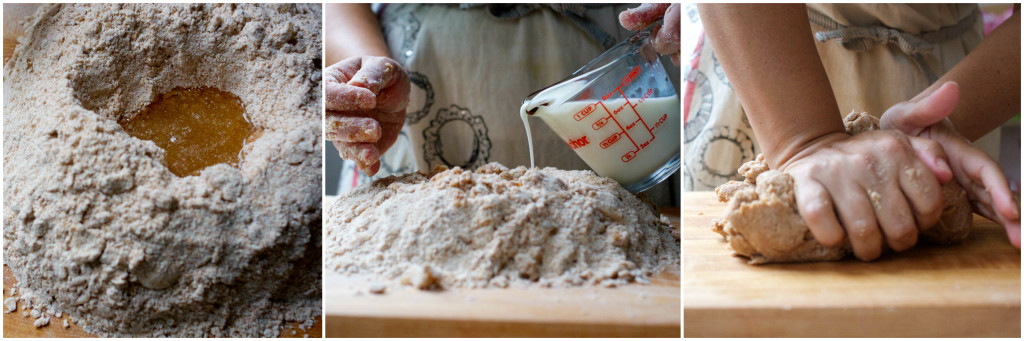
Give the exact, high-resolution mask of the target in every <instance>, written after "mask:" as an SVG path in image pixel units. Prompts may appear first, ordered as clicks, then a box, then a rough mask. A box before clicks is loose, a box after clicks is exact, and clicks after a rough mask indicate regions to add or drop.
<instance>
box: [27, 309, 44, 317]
mask: <svg viewBox="0 0 1024 341" xmlns="http://www.w3.org/2000/svg"><path fill="white" fill-rule="evenodd" d="M29 315H30V316H32V318H39V317H40V316H43V313H41V312H39V310H35V309H32V312H31V313H29Z"/></svg>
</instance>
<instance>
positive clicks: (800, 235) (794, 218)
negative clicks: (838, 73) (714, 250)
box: [712, 113, 972, 264]
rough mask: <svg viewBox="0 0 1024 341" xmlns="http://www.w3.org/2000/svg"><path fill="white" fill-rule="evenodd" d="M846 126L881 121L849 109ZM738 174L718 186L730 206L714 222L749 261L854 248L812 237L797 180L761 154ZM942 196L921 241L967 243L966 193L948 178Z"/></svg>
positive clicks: (820, 256) (826, 255)
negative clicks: (940, 205) (797, 193)
mask: <svg viewBox="0 0 1024 341" xmlns="http://www.w3.org/2000/svg"><path fill="white" fill-rule="evenodd" d="M844 124H845V125H846V132H847V133H850V134H853V135H856V134H859V133H862V132H865V131H870V130H876V129H879V127H878V119H877V118H875V117H872V116H870V115H868V114H867V113H859V114H858V113H850V114H849V115H847V116H846V119H845V120H844ZM908 172H912V170H908ZM739 173H740V174H742V175H743V176H744V177H745V178H746V180H744V181H730V182H728V183H726V184H723V185H721V186H718V188H716V189H715V193H716V194H717V195H718V200H719V201H722V202H728V203H729V204H728V209H727V210H726V213H725V217H724V218H723V219H721V220H717V221H715V223H714V226H712V229H713V230H714V231H715V232H718V233H719V234H721V235H722V237H725V240H726V241H727V242H728V245H729V248H730V249H732V250H733V254H734V255H736V256H739V257H743V258H747V259H748V261H747V262H748V263H750V264H767V263H785V262H816V261H835V260H839V259H842V258H843V257H846V256H847V255H849V254H850V253H851V252H852V248H851V246H850V243H849V240H847V241H846V242H845V243H844V244H843V245H842V246H839V247H825V246H822V245H821V244H819V243H818V242H817V240H815V239H814V236H813V235H812V234H811V231H810V230H809V229H808V228H807V224H806V223H804V221H803V219H802V218H801V217H800V213H799V212H798V211H797V206H796V199H795V197H794V193H793V178H792V177H790V176H789V175H788V174H785V173H782V172H779V171H776V170H770V169H768V165H767V164H766V163H765V162H764V156H763V155H758V156H757V159H755V160H753V161H750V162H747V163H745V164H743V166H741V167H740V168H739ZM876 196H877V194H876ZM942 198H943V210H942V218H941V219H940V220H939V223H938V224H937V225H936V226H933V227H932V228H930V229H928V230H926V231H925V232H923V233H922V234H921V239H922V240H924V241H927V242H931V243H936V244H942V245H947V244H956V243H960V242H963V241H964V240H966V239H967V235H968V233H970V228H971V218H972V216H971V206H970V204H969V203H968V201H967V193H966V192H965V191H964V189H963V188H961V187H960V185H959V184H957V183H956V182H955V181H950V182H947V183H946V184H944V185H942Z"/></svg>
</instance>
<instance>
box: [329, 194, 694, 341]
mask: <svg viewBox="0 0 1024 341" xmlns="http://www.w3.org/2000/svg"><path fill="white" fill-rule="evenodd" d="M324 207H328V204H327V202H326V200H325V203H324ZM664 212H665V213H666V214H667V215H670V216H674V217H675V218H674V219H673V225H674V226H676V227H678V226H679V219H678V216H679V211H678V209H675V210H672V209H669V210H666V211H664ZM368 284H369V283H368V282H367V281H365V280H364V281H360V280H358V279H353V278H347V277H344V276H341V275H337V274H333V273H331V272H330V271H327V273H326V274H325V277H324V309H325V315H327V318H326V320H327V329H326V335H327V337H379V336H386V337H653V336H658V337H679V336H680V316H679V314H680V290H679V274H678V273H671V272H665V273H662V274H659V275H658V276H655V277H654V278H652V279H651V284H649V285H643V284H630V285H623V286H619V287H617V288H596V287H578V288H507V289H448V290H444V291H437V292H435V291H421V290H417V289H413V288H411V287H409V286H399V285H395V284H391V283H388V284H387V291H386V292H385V293H384V294H383V295H376V294H370V293H368V290H367V287H368Z"/></svg>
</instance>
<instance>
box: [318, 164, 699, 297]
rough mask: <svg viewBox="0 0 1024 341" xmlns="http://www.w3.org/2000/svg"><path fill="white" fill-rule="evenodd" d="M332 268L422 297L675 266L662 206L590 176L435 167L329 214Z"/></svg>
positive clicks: (595, 280)
mask: <svg viewBox="0 0 1024 341" xmlns="http://www.w3.org/2000/svg"><path fill="white" fill-rule="evenodd" d="M326 226H327V239H326V240H325V243H326V248H325V252H324V253H325V255H324V258H325V261H326V262H327V268H328V269H329V270H333V271H336V272H339V273H342V274H371V275H374V276H376V277H379V278H382V279H394V280H398V281H399V282H401V283H404V284H410V285H413V286H416V287H418V288H421V289H429V288H444V287H506V286H509V285H534V284H537V285H543V286H574V285H584V284H598V285H605V286H614V285H617V284H622V283H628V282H633V281H639V282H644V281H646V278H647V276H650V275H653V274H656V273H658V272H661V271H662V270H674V271H678V270H679V251H680V249H679V239H678V235H676V236H673V233H672V230H671V227H670V226H669V225H668V224H667V223H666V222H664V221H662V220H661V219H659V217H658V214H657V212H656V211H655V209H654V206H653V205H651V204H649V203H646V202H644V201H641V200H639V199H638V198H637V197H636V196H634V195H633V194H631V193H629V192H628V191H626V190H625V189H624V188H622V186H620V185H619V184H618V183H616V182H615V181H614V180H611V179H608V178H603V177H599V176H596V175H594V173H593V172H590V171H564V170H558V169H554V168H544V169H537V168H532V169H527V168H525V167H519V168H515V169H511V170H510V169H507V168H505V167H504V166H502V165H500V164H497V163H491V164H488V165H485V166H483V167H480V168H479V169H477V170H476V171H468V170H463V169H460V168H454V169H448V170H444V169H435V170H434V171H433V172H431V173H413V174H406V175H402V176H392V177H388V178H384V179H380V180H377V181H375V182H373V183H371V184H366V185H363V186H360V187H358V188H356V189H354V190H353V191H351V192H349V193H346V194H345V195H343V196H340V197H339V198H338V200H337V201H336V202H334V203H333V204H332V205H331V206H329V207H328V208H327V221H326Z"/></svg>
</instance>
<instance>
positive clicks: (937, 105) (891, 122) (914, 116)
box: [879, 82, 960, 136]
mask: <svg viewBox="0 0 1024 341" xmlns="http://www.w3.org/2000/svg"><path fill="white" fill-rule="evenodd" d="M958 101H960V86H959V85H958V84H957V83H956V82H946V83H945V84H942V86H940V87H939V88H938V89H936V90H935V91H933V92H932V93H930V94H925V93H922V94H921V95H918V96H917V98H914V99H911V100H909V101H906V102H900V103H897V104H896V105H893V106H892V107H890V108H889V110H886V111H885V114H882V119H881V121H880V122H879V125H880V126H881V127H882V129H897V130H899V131H902V132H903V133H904V134H907V135H914V136H917V135H919V134H920V133H921V131H922V130H924V129H925V128H928V127H929V126H931V125H933V124H935V123H938V122H939V121H942V120H943V119H945V118H946V117H947V116H949V114H951V113H953V109H954V108H956V103H957V102H958Z"/></svg>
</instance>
